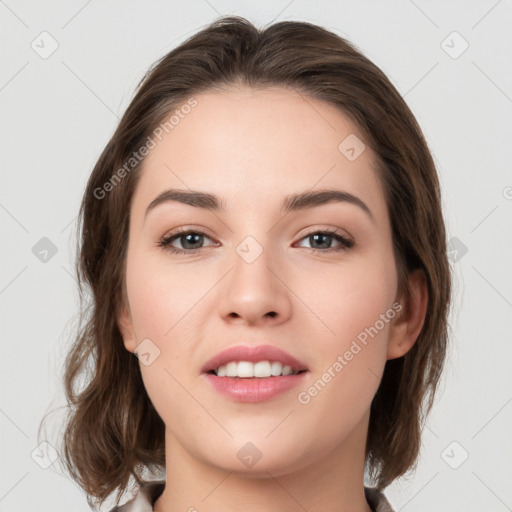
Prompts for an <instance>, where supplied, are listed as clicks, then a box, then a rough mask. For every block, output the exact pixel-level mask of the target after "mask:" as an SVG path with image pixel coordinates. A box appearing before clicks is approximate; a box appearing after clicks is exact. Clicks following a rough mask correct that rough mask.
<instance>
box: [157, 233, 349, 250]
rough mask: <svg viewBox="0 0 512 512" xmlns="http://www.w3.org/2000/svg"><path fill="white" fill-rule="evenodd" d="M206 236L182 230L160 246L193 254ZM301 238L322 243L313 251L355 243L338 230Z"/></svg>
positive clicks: (159, 243)
mask: <svg viewBox="0 0 512 512" xmlns="http://www.w3.org/2000/svg"><path fill="white" fill-rule="evenodd" d="M205 238H206V239H208V240H211V238H210V237H209V236H207V235H206V234H205V233H202V232H200V231H181V232H179V233H174V234H173V233H171V234H170V235H168V236H166V237H163V238H162V239H161V240H160V241H159V242H158V246H159V247H164V248H165V249H166V250H168V251H170V252H172V253H180V254H184V253H186V254H193V253H196V252H198V251H199V250H201V249H203V248H204V247H201V245H202V243H203V242H204V239H205ZM333 239H334V240H336V241H337V242H338V243H339V244H340V246H339V247H334V248H333V247H332V240H333ZM301 240H309V243H310V244H318V245H320V246H321V247H309V249H312V250H313V251H320V252H329V251H343V250H347V249H350V248H351V247H352V246H353V245H354V242H353V241H352V240H350V239H348V238H346V237H345V236H343V235H341V234H340V233H338V232H336V231H315V232H313V233H309V234H308V235H306V236H304V237H302V238H301ZM176 241H179V242H180V245H181V247H176V246H175V245H174V242H176ZM213 245H215V244H213ZM301 247H303V246H301ZM306 248H308V247H306Z"/></svg>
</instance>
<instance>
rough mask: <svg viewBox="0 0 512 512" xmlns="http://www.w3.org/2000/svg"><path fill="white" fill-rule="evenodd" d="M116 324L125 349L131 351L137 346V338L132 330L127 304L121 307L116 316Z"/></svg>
mask: <svg viewBox="0 0 512 512" xmlns="http://www.w3.org/2000/svg"><path fill="white" fill-rule="evenodd" d="M117 325H118V327H119V330H120V331H121V335H122V337H123V342H124V346H125V348H126V350H128V351H129V352H132V353H133V351H134V350H135V348H136V346H137V343H136V339H137V338H136V336H135V332H134V330H133V323H132V315H131V313H130V308H129V306H127V305H126V306H123V307H122V309H121V312H120V313H119V314H118V316H117Z"/></svg>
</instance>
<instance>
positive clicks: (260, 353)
mask: <svg viewBox="0 0 512 512" xmlns="http://www.w3.org/2000/svg"><path fill="white" fill-rule="evenodd" d="M202 373H203V374H204V375H205V376H206V378H207V380H208V382H209V383H210V385H211V386H212V387H213V388H214V389H215V390H216V391H218V392H219V393H221V394H222V395H224V396H225V397H228V398H229V399H231V400H233V401H236V402H252V403H254V402H264V401H267V400H270V399H272V398H274V397H276V396H277V395H279V394H281V393H284V392H286V391H289V390H291V389H292V388H294V387H296V386H298V385H300V384H301V383H302V382H303V381H304V378H305V375H306V374H307V373H309V370H308V368H307V367H306V366H305V364H304V363H302V362H300V361H299V360H298V359H296V358H294V357H293V356H291V355H290V354H288V353H286V352H284V351H282V350H281V349H279V348H277V347H274V346H271V345H260V346H258V347H250V346H244V345H237V346H235V347H231V348H228V349H227V350H224V351H222V352H220V353H219V354H217V355H216V356H214V357H213V358H212V359H210V360H209V361H208V362H207V363H206V364H205V365H204V366H203V368H202Z"/></svg>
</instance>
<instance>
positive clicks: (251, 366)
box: [215, 361, 298, 378]
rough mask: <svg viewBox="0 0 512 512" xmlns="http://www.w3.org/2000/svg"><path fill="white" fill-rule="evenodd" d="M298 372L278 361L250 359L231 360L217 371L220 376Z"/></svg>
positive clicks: (271, 375) (255, 375) (294, 373)
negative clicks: (250, 360) (254, 360)
mask: <svg viewBox="0 0 512 512" xmlns="http://www.w3.org/2000/svg"><path fill="white" fill-rule="evenodd" d="M297 373H298V372H294V371H292V367H291V366H288V365H284V366H283V365H282V364H281V363H279V362H277V361H273V362H272V363H271V362H270V361H258V362H257V363H251V362H249V361H230V362H229V363H227V364H225V365H223V366H219V367H218V368H217V370H216V371H215V374H216V375H217V376H218V377H240V378H251V377H258V378H264V377H280V376H281V375H296V374H297Z"/></svg>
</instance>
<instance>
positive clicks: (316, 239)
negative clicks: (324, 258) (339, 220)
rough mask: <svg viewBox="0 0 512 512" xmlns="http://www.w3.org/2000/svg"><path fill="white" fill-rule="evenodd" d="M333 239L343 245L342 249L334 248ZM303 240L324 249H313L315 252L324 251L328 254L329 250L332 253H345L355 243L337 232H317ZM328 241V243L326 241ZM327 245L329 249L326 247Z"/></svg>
mask: <svg viewBox="0 0 512 512" xmlns="http://www.w3.org/2000/svg"><path fill="white" fill-rule="evenodd" d="M332 239H334V240H336V241H337V242H339V243H340V244H341V247H337V248H332V247H331V245H332ZM301 240H309V243H310V244H319V245H321V246H323V247H320V248H317V247H311V249H313V250H314V251H322V252H327V251H328V250H332V251H343V250H346V249H350V248H351V247H352V246H353V245H354V242H353V241H352V240H349V239H348V238H346V237H344V236H343V235H341V234H339V233H337V232H336V231H315V232H314V233H310V234H309V235H306V236H305V237H303V238H302V239H301ZM326 240H327V241H326ZM326 245H327V247H326Z"/></svg>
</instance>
